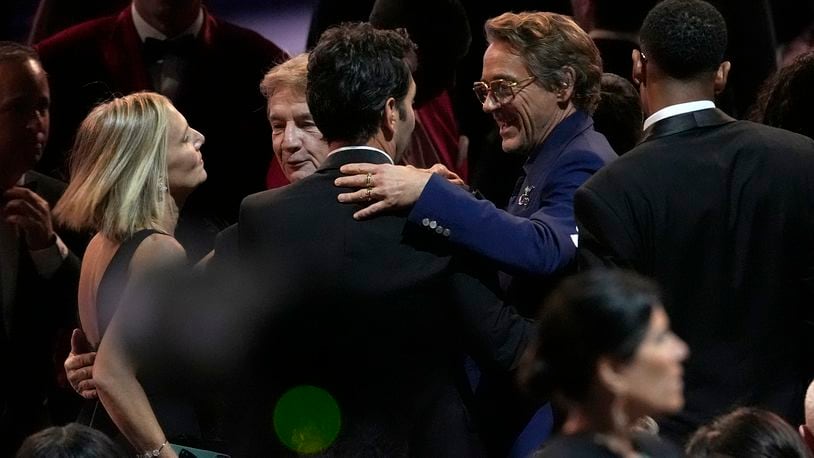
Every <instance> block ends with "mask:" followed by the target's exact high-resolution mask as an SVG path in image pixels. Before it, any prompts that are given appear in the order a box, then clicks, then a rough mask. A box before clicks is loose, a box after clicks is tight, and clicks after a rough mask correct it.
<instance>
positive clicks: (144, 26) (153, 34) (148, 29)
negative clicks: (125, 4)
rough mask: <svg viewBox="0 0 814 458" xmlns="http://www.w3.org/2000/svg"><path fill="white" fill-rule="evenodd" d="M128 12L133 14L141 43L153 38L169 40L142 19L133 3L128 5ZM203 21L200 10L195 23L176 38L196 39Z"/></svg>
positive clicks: (201, 10)
mask: <svg viewBox="0 0 814 458" xmlns="http://www.w3.org/2000/svg"><path fill="white" fill-rule="evenodd" d="M130 10H131V11H132V12H133V25H135V26H136V32H138V36H139V38H141V41H142V42H144V40H146V39H147V38H155V39H156V40H166V39H167V38H169V37H167V36H166V35H164V34H163V33H161V32H160V31H159V30H158V29H156V28H155V27H153V26H151V25H150V24H148V23H147V21H145V20H144V18H143V17H142V16H141V15H140V14H139V12H138V11H137V10H136V4H135V3H132V4H131V5H130ZM203 21H204V14H203V8H201V9H200V10H199V11H198V17H197V18H195V21H194V22H193V23H192V24H191V25H190V26H189V27H187V29H186V30H184V31H183V32H181V33H180V34H178V36H179V37H181V36H184V35H192V36H195V37H197V36H198V32H200V31H201V27H203ZM172 38H175V37H172Z"/></svg>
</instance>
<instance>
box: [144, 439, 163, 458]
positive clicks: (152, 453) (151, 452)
mask: <svg viewBox="0 0 814 458" xmlns="http://www.w3.org/2000/svg"><path fill="white" fill-rule="evenodd" d="M169 443H170V441H164V443H163V444H161V445H159V446H158V448H157V449H155V450H147V451H146V452H144V453H139V454H137V455H136V458H153V457H155V456H158V455H160V454H161V450H164V447H166V446H167V444H169Z"/></svg>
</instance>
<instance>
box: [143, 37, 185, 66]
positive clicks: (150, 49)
mask: <svg viewBox="0 0 814 458" xmlns="http://www.w3.org/2000/svg"><path fill="white" fill-rule="evenodd" d="M194 46H195V36H194V35H184V36H181V37H178V38H173V39H171V40H157V39H155V38H146V39H145V40H144V60H145V61H147V62H155V61H158V60H161V59H164V58H165V57H167V56H168V55H173V56H186V55H189V54H190V53H191V52H192V50H193V49H194Z"/></svg>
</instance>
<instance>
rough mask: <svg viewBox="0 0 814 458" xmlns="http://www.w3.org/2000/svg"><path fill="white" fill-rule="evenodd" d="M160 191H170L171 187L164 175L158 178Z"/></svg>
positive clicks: (163, 192)
mask: <svg viewBox="0 0 814 458" xmlns="http://www.w3.org/2000/svg"><path fill="white" fill-rule="evenodd" d="M158 191H159V192H161V193H162V194H165V193H166V192H167V191H169V188H168V187H167V182H166V180H164V178H163V177H162V178H159V179H158Z"/></svg>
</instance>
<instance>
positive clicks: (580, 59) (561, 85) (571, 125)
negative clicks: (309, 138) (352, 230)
mask: <svg viewBox="0 0 814 458" xmlns="http://www.w3.org/2000/svg"><path fill="white" fill-rule="evenodd" d="M486 37H487V40H488V41H489V47H488V49H487V50H486V53H485V55H484V57H483V74H482V75H483V76H482V81H478V82H476V83H474V87H473V89H474V92H475V95H476V96H477V97H478V99H479V100H480V101H481V103H482V104H483V111H484V112H486V113H488V114H491V115H492V117H493V118H494V120H495V122H496V123H497V126H498V129H499V133H500V137H501V141H502V148H503V150H504V151H505V152H507V153H517V154H524V155H527V156H528V159H527V161H526V164H525V165H524V167H523V172H524V175H523V176H521V177H520V178H519V179H518V181H517V186H516V188H515V190H514V193H513V195H512V197H511V200H510V201H509V202H508V205H507V207H506V210H505V211H504V210H500V209H498V208H496V207H495V206H494V205H493V204H492V203H491V202H488V201H486V200H478V199H477V198H476V197H474V196H473V195H472V194H471V193H470V192H468V191H467V190H466V189H464V188H463V187H460V186H457V185H455V184H453V183H452V182H450V181H449V180H447V179H446V178H445V177H446V176H447V172H446V170H445V169H444V168H443V167H442V166H436V167H435V168H433V169H430V170H419V169H414V168H409V167H398V166H390V165H371V164H348V165H345V166H344V167H342V169H341V171H342V172H343V173H345V174H347V175H350V176H346V177H341V178H339V179H337V180H336V184H337V185H338V186H343V187H357V188H362V189H359V190H357V191H355V192H349V193H344V194H340V195H339V200H340V201H341V202H347V203H354V204H360V203H361V204H363V205H365V204H369V205H366V206H365V208H362V209H361V210H359V211H358V212H356V214H355V215H354V217H356V218H357V219H362V218H366V217H369V216H372V215H375V214H378V213H380V212H382V211H385V210H390V209H396V208H404V207H409V206H412V209H411V210H410V212H409V217H408V219H409V221H410V222H412V223H413V224H416V225H418V226H420V227H424V228H426V230H427V231H432V232H434V233H436V234H438V237H441V238H446V239H449V241H450V242H451V243H453V244H456V245H458V246H461V247H463V248H465V249H468V250H470V251H472V252H475V253H477V254H479V255H481V256H484V257H486V258H487V259H489V260H490V261H492V262H494V264H495V265H496V266H499V268H500V269H501V270H502V271H503V272H504V275H503V278H502V280H503V286H504V287H505V288H506V289H507V300H508V301H509V302H510V303H511V304H512V305H515V306H517V307H518V310H519V311H520V312H521V313H523V314H525V315H526V316H533V315H534V314H535V311H536V310H535V309H536V307H537V305H538V304H539V303H540V302H541V300H542V298H543V297H544V296H545V294H546V293H547V292H548V290H549V288H550V285H553V284H554V283H555V282H556V281H557V280H558V279H559V277H560V276H562V275H563V274H565V273H566V272H568V271H569V270H570V267H571V266H572V265H573V260H574V258H575V253H576V243H575V241H576V223H575V221H574V214H573V196H574V192H575V191H576V189H577V187H579V186H580V185H581V184H582V183H583V182H584V181H585V180H587V179H588V177H590V176H591V175H592V174H593V173H594V172H596V171H597V170H598V169H599V168H600V167H602V166H603V165H604V164H606V163H607V162H609V161H611V160H612V159H613V158H615V157H616V154H615V153H614V152H613V150H612V149H611V147H610V145H609V144H608V142H607V141H606V140H605V137H604V136H602V135H601V134H599V133H597V132H595V131H594V129H593V121H592V120H591V113H593V110H594V108H595V107H596V104H597V102H598V100H599V85H600V78H601V74H602V64H601V60H600V57H599V52H598V51H597V49H596V47H595V46H594V44H593V42H592V41H591V38H590V37H588V35H587V34H586V33H585V32H584V31H583V30H582V29H580V28H579V26H577V25H576V24H575V23H574V22H573V21H572V20H571V19H570V18H568V17H566V16H561V15H558V14H553V13H539V12H533V13H520V14H513V13H506V14H503V15H501V16H498V17H495V18H493V19H490V20H489V21H487V22H486ZM429 172H438V173H429ZM484 383H487V380H485V379H484V378H483V377H482V378H481V385H482V386H483V385H484ZM488 383H491V382H488ZM498 385H501V388H500V390H498V391H501V390H507V391H508V390H511V388H510V387H511V385H512V384H511V383H510V382H509V381H508V380H505V383H502V384H501V383H498ZM480 388H481V387H479V389H480ZM523 403H526V404H528V403H527V402H526V401H523ZM494 404H495V405H500V406H508V408H509V409H510V410H512V409H514V408H515V407H516V406H512V405H511V403H507V402H505V400H501V401H500V402H495V403H494ZM517 404H518V405H519V404H520V402H518V403H517ZM515 413H516V410H515V411H514V412H511V411H510V412H509V413H507V414H506V415H503V414H500V413H498V414H490V415H488V417H490V418H493V421H494V422H495V424H493V425H485V426H484V428H483V429H484V430H485V431H499V430H504V431H506V434H504V435H503V437H500V438H496V439H495V441H494V444H491V445H493V447H492V448H493V450H494V451H496V452H498V453H499V451H500V450H501V448H503V450H502V451H503V452H504V453H503V455H504V456H505V455H506V453H505V452H506V450H507V449H508V447H509V446H510V445H511V443H512V440H513V437H514V436H513V434H516V433H517V431H518V430H519V429H520V428H522V425H523V424H524V422H525V420H527V419H528V416H529V415H525V418H522V419H519V420H518V421H517V422H516V423H513V421H512V420H514V418H509V417H518V418H519V417H523V416H524V415H515ZM485 417H486V416H485ZM509 430H511V431H509Z"/></svg>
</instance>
